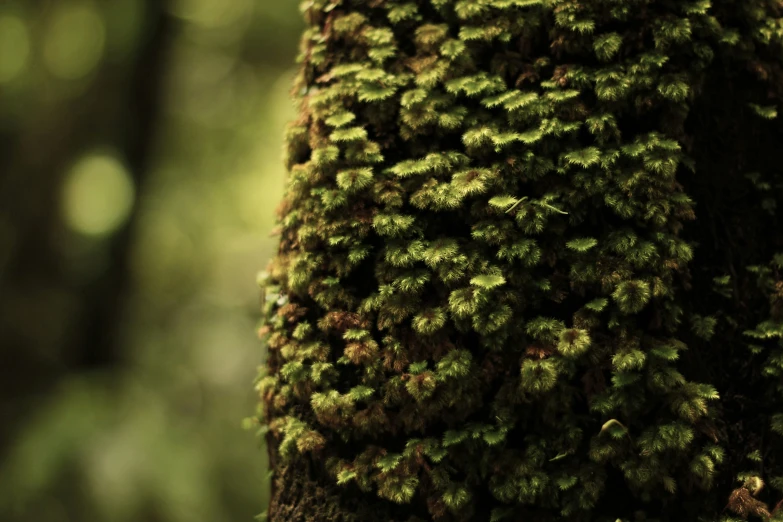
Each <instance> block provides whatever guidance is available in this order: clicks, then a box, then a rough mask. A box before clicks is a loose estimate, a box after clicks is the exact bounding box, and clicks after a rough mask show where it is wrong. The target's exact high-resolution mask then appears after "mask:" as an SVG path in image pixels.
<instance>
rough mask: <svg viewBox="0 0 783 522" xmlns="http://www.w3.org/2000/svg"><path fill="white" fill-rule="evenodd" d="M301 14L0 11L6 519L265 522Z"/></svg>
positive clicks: (0, 461)
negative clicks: (286, 133) (266, 443)
mask: <svg viewBox="0 0 783 522" xmlns="http://www.w3.org/2000/svg"><path fill="white" fill-rule="evenodd" d="M300 24H301V21H300V15H299V11H298V2H297V1H296V0H279V1H273V0H0V520H1V521H3V522H17V521H20V522H27V521H31V522H32V521H36V522H49V521H57V522H72V521H79V522H83V521H91V522H93V521H99V522H102V521H111V522H115V521H116V522H123V521H145V522H146V521H150V522H158V521H159V522H179V521H188V522H193V521H210V522H219V521H231V522H237V521H242V520H253V517H254V516H256V515H258V514H259V513H260V512H262V511H263V510H264V509H265V507H266V506H265V504H266V500H267V494H268V492H267V489H266V488H267V486H266V480H267V478H266V477H267V470H266V467H265V459H266V455H265V451H264V449H263V448H262V447H260V442H259V440H258V439H257V438H256V437H255V434H254V432H253V431H252V430H247V429H242V419H243V418H245V417H248V416H251V415H253V413H254V411H255V405H256V397H255V396H254V393H253V385H252V381H253V379H254V377H255V375H256V368H257V366H258V365H259V364H260V363H261V362H262V347H261V345H260V343H259V341H258V340H257V338H256V337H255V326H256V323H257V320H258V317H259V311H258V294H259V290H258V288H257V287H256V285H255V275H256V273H257V272H258V271H259V270H260V269H263V268H264V267H265V265H266V263H267V260H268V259H269V258H270V257H271V256H272V255H273V253H274V249H275V243H276V241H275V239H274V238H272V237H270V235H269V232H270V231H271V229H272V227H273V225H274V208H275V206H276V204H277V201H278V200H279V198H280V197H281V194H282V190H283V180H284V171H283V166H282V159H281V158H282V152H281V151H282V136H283V127H284V125H285V123H286V122H287V120H289V119H290V118H292V117H293V113H294V108H293V105H292V103H291V102H290V98H289V90H290V85H291V82H292V79H293V75H294V71H293V65H294V60H295V56H296V50H297V45H298V40H299V34H300V31H301V25H300Z"/></svg>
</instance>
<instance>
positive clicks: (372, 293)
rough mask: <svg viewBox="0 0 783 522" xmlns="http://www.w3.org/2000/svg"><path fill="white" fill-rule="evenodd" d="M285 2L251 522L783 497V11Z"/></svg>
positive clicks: (615, 512) (697, 506)
mask: <svg viewBox="0 0 783 522" xmlns="http://www.w3.org/2000/svg"><path fill="white" fill-rule="evenodd" d="M304 13H305V16H306V18H307V20H308V23H309V29H308V30H307V32H306V33H305V35H304V38H303V44H302V61H303V65H302V68H301V73H300V77H299V80H298V82H297V84H296V87H295V89H294V93H295V96H296V97H297V98H298V99H299V100H300V103H301V108H300V117H299V119H298V120H297V121H296V122H293V123H292V125H291V127H290V129H289V131H288V133H287V136H286V140H287V144H288V167H289V169H290V178H289V181H288V190H287V193H286V196H285V199H284V201H283V202H282V204H281V207H280V212H279V215H280V225H281V242H280V249H279V253H278V255H277V257H276V258H275V259H274V260H273V261H272V263H271V264H270V266H269V269H268V274H267V276H266V278H265V279H264V285H265V287H266V290H265V295H266V299H265V304H264V312H265V324H264V326H263V327H262V329H261V332H260V333H261V335H262V337H263V338H264V339H265V342H266V346H267V348H268V358H267V364H266V370H265V372H264V374H263V375H262V377H261V378H260V380H259V391H260V394H261V398H262V403H263V405H264V416H263V419H262V422H263V423H264V424H265V425H266V426H267V428H268V430H269V431H268V435H267V441H268V448H269V453H270V463H271V466H272V469H273V471H274V479H273V485H272V501H271V504H270V508H269V518H270V520H271V521H273V522H278V521H283V520H285V521H315V520H319V521H320V520H324V521H349V520H350V521H353V520H356V521H359V520H395V521H400V522H402V521H410V522H412V521H418V520H439V521H448V522H451V521H454V522H457V521H482V522H483V521H490V520H491V521H492V522H499V521H503V520H537V521H555V520H557V521H562V520H569V521H579V522H581V521H604V520H606V521H609V522H614V521H616V520H623V521H626V520H637V521H643V520H648V521H653V520H672V521H683V522H685V521H693V520H704V521H707V520H717V519H719V518H721V517H723V516H724V515H726V516H728V514H731V516H736V517H739V518H741V519H746V520H747V519H752V518H753V517H758V518H769V517H770V516H773V515H775V516H777V515H782V516H783V513H776V512H775V505H776V504H778V502H779V501H780V498H781V497H783V459H782V458H781V457H780V455H783V386H781V384H780V383H781V382H783V381H781V378H783V349H781V346H783V345H781V343H780V341H781V340H782V339H783V327H781V326H780V325H781V324H783V297H781V296H783V290H781V289H783V279H781V274H780V271H781V270H783V255H780V254H779V253H780V252H783V234H781V233H780V230H781V228H780V225H781V224H782V223H781V218H780V213H779V211H778V210H777V209H778V205H779V202H780V201H783V178H782V177H781V175H780V173H779V171H778V169H777V166H776V165H777V152H776V144H777V143H779V142H780V140H781V138H783V126H781V123H780V120H779V119H778V118H776V114H775V113H776V109H777V108H778V107H779V104H780V101H781V89H780V85H781V80H783V73H782V72H781V71H783V68H782V67H781V65H782V62H781V58H780V56H783V54H781V53H780V51H781V50H783V45H782V44H783V31H781V29H780V27H781V26H780V25H779V22H780V21H781V20H782V19H783V7H781V5H780V4H779V3H775V2H767V1H764V0H758V1H754V2H749V3H743V4H742V6H738V5H737V4H735V3H733V2H730V1H720V0H718V1H715V2H713V4H708V3H707V2H697V1H693V2H682V1H678V2H674V1H665V0H660V1H655V0H639V1H634V2H613V1H609V0H607V1H601V0H595V1H588V2H584V1H575V0H487V1H486V2H470V1H451V0H431V1H424V0H422V1H418V2H393V1H385V2H384V1H360V0H355V1H352V0H344V1H327V0H314V1H310V2H306V3H305V4H304ZM765 484H768V485H770V487H764V485H765ZM778 505H779V504H778ZM778 511H779V510H778ZM727 520H728V519H727Z"/></svg>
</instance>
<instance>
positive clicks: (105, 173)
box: [63, 153, 135, 236]
mask: <svg viewBox="0 0 783 522" xmlns="http://www.w3.org/2000/svg"><path fill="white" fill-rule="evenodd" d="M134 193H135V188H134V185H133V180H132V179H131V177H130V174H129V172H128V170H127V168H126V167H125V166H124V165H123V164H122V162H121V161H120V160H119V159H117V158H116V157H114V156H112V155H110V154H107V153H92V154H89V155H87V156H85V157H84V158H82V159H80V160H79V161H78V162H77V163H76V164H75V165H74V166H73V167H72V168H71V170H70V172H69V173H68V177H67V178H66V182H65V187H64V189H63V213H64V216H65V221H66V223H67V224H68V226H70V227H71V229H73V230H74V231H76V232H79V233H81V234H84V235H88V236H105V235H108V234H111V233H112V232H114V231H116V230H117V229H118V228H119V227H121V226H122V225H123V224H124V223H125V222H126V221H127V219H128V216H129V215H130V212H131V209H132V208H133V200H134Z"/></svg>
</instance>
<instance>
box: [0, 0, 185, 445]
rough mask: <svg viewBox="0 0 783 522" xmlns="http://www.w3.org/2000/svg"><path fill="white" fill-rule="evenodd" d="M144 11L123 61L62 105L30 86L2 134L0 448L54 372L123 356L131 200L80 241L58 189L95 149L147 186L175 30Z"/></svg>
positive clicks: (156, 12) (154, 10) (151, 7)
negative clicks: (121, 214) (107, 227)
mask: <svg viewBox="0 0 783 522" xmlns="http://www.w3.org/2000/svg"><path fill="white" fill-rule="evenodd" d="M29 13H30V15H31V16H32V15H33V14H36V15H38V14H40V13H46V11H45V10H43V11H35V10H30V11H29ZM144 13H145V16H144V19H143V20H142V21H141V25H142V28H141V31H140V33H141V36H140V38H139V40H138V42H137V44H136V47H135V48H134V49H133V50H132V52H130V53H128V55H127V57H126V58H125V59H124V60H123V61H119V62H116V61H115V62H105V61H104V62H103V63H101V64H99V65H98V68H97V70H96V71H94V72H93V77H92V78H91V79H90V80H89V84H88V85H87V86H86V87H85V88H84V91H83V92H82V93H80V94H78V95H77V96H75V97H73V98H70V99H67V100H65V101H62V100H59V101H57V102H50V101H47V100H45V95H46V94H45V89H44V87H39V88H37V89H34V90H32V92H30V93H27V94H26V98H25V99H26V100H27V101H29V102H30V108H29V112H27V113H24V114H23V116H22V117H21V118H17V119H16V120H15V121H12V122H11V123H8V122H6V124H5V125H4V127H3V128H2V130H0V248H1V249H2V252H1V253H0V359H1V361H2V362H0V398H2V399H1V400H2V403H0V425H2V426H3V429H2V430H0V446H2V445H3V444H2V443H3V442H4V440H3V439H5V438H6V437H8V436H10V435H11V434H12V432H13V428H14V426H15V425H16V423H17V421H18V420H19V418H20V417H21V416H23V415H24V414H25V413H26V412H28V411H30V405H31V404H33V403H34V402H35V401H36V400H37V399H38V398H40V397H44V396H45V395H46V393H47V392H48V390H49V389H50V388H51V387H52V386H53V385H55V384H56V382H57V380H58V379H59V378H60V377H61V376H63V375H66V374H68V373H72V372H80V371H86V370H90V369H98V368H112V367H114V366H115V365H117V364H121V363H122V353H121V351H120V345H121V343H120V339H119V338H118V335H117V327H118V325H119V322H120V319H121V315H122V308H123V304H124V300H125V296H126V291H127V288H128V285H129V282H130V281H129V266H128V263H129V247H130V244H131V236H132V234H133V229H134V220H135V217H136V211H135V207H134V211H133V212H132V214H131V216H130V218H129V219H128V221H127V222H126V223H125V224H124V225H123V226H122V227H121V228H120V229H119V230H116V231H114V232H113V234H111V235H110V236H108V237H100V238H91V237H85V236H81V235H80V234H79V233H78V232H77V231H73V230H69V229H68V228H67V225H66V223H65V222H64V220H63V215H62V205H61V194H62V190H63V185H64V182H65V174H66V173H67V171H68V168H69V167H70V166H71V165H72V164H73V163H74V162H75V161H76V160H78V159H79V158H80V157H82V156H83V155H85V154H87V153H89V152H90V151H92V150H94V149H96V148H98V149H100V148H110V149H112V150H113V151H115V152H116V153H117V156H118V157H119V158H121V159H122V160H124V162H125V165H126V166H127V168H128V171H129V174H130V177H131V178H132V180H133V184H134V186H135V190H136V194H137V195H138V194H140V193H141V192H142V190H143V187H144V181H145V177H146V175H147V169H148V167H149V160H150V155H151V152H152V148H153V145H154V139H155V133H156V124H157V121H158V117H159V113H160V104H161V92H162V85H163V83H162V82H163V78H164V69H165V66H166V54H167V49H168V47H169V41H170V37H171V31H172V27H171V25H172V21H171V19H170V17H169V16H168V15H167V14H166V13H165V11H164V8H163V5H162V2H158V1H156V0H146V1H145V5H144ZM44 16H45V15H44ZM30 25H31V26H33V24H30ZM40 37H41V35H36V34H34V35H33V38H40Z"/></svg>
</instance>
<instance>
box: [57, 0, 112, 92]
mask: <svg viewBox="0 0 783 522" xmlns="http://www.w3.org/2000/svg"><path fill="white" fill-rule="evenodd" d="M49 16H50V18H49V23H48V27H47V30H46V34H45V40H44V48H43V52H44V55H43V56H44V60H45V62H46V66H47V68H48V69H49V71H50V72H51V73H52V74H53V75H54V76H56V77H58V78H61V79H64V80H77V79H79V78H82V77H84V76H86V75H88V74H89V73H90V72H92V71H93V70H94V69H95V68H96V66H97V65H98V63H99V62H100V60H101V58H102V57H103V53H104V47H105V44H106V28H105V25H104V22H103V18H101V16H100V13H99V12H98V10H97V9H96V6H95V5H94V4H92V3H89V2H83V3H75V2H67V1H63V0H60V1H59V2H57V3H56V4H55V5H54V8H53V9H52V12H51V14H50V15H49Z"/></svg>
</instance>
